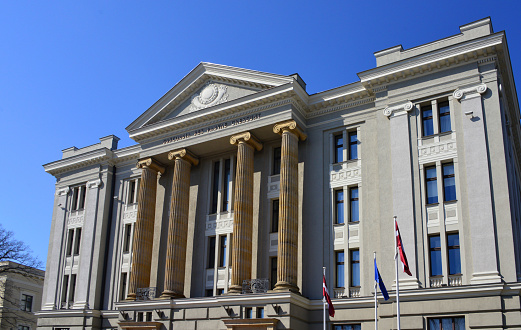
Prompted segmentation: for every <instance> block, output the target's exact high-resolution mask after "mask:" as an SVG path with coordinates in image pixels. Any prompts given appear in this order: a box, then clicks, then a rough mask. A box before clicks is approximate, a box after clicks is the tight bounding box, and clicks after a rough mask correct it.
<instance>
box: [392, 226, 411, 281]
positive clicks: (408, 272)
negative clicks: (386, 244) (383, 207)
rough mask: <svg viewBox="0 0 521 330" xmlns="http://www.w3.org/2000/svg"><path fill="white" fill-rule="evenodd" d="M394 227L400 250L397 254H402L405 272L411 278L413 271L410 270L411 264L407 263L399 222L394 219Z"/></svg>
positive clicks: (397, 246) (401, 258)
mask: <svg viewBox="0 0 521 330" xmlns="http://www.w3.org/2000/svg"><path fill="white" fill-rule="evenodd" d="M394 227H395V234H396V248H397V250H398V251H397V252H398V253H399V254H400V260H401V261H402V267H403V272H404V273H406V274H407V275H409V276H412V274H411V271H410V270H409V263H408V262H407V257H406V256H405V250H404V249H403V243H402V236H401V235H400V230H399V229H398V222H397V221H396V218H395V219H394Z"/></svg>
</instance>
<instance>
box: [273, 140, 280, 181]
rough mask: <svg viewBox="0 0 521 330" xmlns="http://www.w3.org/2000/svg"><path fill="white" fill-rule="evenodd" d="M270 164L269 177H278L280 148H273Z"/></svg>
mask: <svg viewBox="0 0 521 330" xmlns="http://www.w3.org/2000/svg"><path fill="white" fill-rule="evenodd" d="M272 157H273V159H272V162H271V175H280V166H281V164H282V163H281V161H282V147H281V146H279V147H273V152H272Z"/></svg>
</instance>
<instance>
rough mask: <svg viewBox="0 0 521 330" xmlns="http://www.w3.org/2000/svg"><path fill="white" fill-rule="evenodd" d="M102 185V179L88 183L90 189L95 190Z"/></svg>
mask: <svg viewBox="0 0 521 330" xmlns="http://www.w3.org/2000/svg"><path fill="white" fill-rule="evenodd" d="M100 185H101V179H97V180H93V181H89V182H87V188H88V189H95V188H98V187H99V186H100Z"/></svg>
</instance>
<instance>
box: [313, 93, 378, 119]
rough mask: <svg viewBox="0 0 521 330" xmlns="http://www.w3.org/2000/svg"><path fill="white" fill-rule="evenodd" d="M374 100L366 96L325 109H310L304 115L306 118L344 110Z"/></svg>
mask: <svg viewBox="0 0 521 330" xmlns="http://www.w3.org/2000/svg"><path fill="white" fill-rule="evenodd" d="M375 100H376V98H375V97H367V98H363V99H361V100H356V101H353V102H348V103H343V104H340V105H337V106H334V107H330V108H326V109H322V110H316V111H312V112H310V113H307V114H306V116H305V117H306V119H309V118H314V117H318V116H322V115H324V114H326V113H330V112H335V111H341V110H346V109H349V108H354V107H357V106H360V105H364V104H368V103H372V102H374V101H375Z"/></svg>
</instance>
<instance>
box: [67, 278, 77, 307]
mask: <svg viewBox="0 0 521 330" xmlns="http://www.w3.org/2000/svg"><path fill="white" fill-rule="evenodd" d="M75 294H76V274H72V275H71V285H70V287H69V302H73V301H74V295H75Z"/></svg>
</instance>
